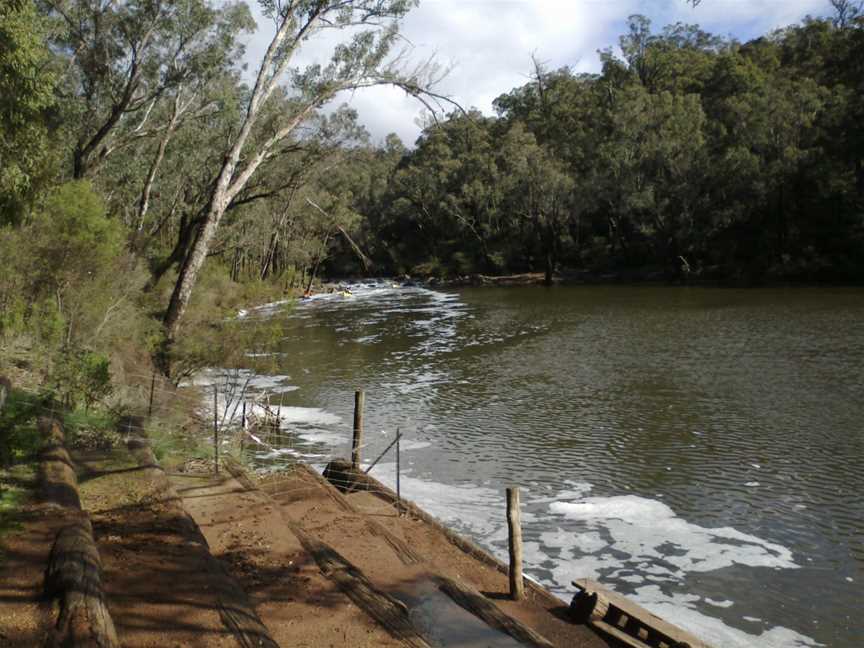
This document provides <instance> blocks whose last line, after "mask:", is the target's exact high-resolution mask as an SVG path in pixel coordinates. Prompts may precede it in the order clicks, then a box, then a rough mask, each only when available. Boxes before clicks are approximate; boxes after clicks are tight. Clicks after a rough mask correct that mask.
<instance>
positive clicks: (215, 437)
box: [213, 384, 219, 475]
mask: <svg viewBox="0 0 864 648" xmlns="http://www.w3.org/2000/svg"><path fill="white" fill-rule="evenodd" d="M216 395H217V387H216V385H215V384H214V385H213V466H214V467H215V470H216V474H217V475H218V474H219V406H218V405H217V403H216Z"/></svg>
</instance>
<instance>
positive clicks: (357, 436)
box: [351, 390, 366, 470]
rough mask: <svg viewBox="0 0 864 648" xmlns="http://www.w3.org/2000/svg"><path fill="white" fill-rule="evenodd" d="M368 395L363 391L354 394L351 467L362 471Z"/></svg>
mask: <svg viewBox="0 0 864 648" xmlns="http://www.w3.org/2000/svg"><path fill="white" fill-rule="evenodd" d="M365 400H366V395H365V394H364V393H363V391H362V390H357V391H355V392H354V440H353V441H352V443H351V466H352V467H353V468H355V469H357V470H359V469H360V445H361V444H362V443H363V403H364V401H365Z"/></svg>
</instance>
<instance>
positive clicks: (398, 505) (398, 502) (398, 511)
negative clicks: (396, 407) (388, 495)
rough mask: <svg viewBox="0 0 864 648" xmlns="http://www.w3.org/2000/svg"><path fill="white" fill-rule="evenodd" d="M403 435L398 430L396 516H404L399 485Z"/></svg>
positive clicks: (397, 429)
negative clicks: (400, 440) (400, 441)
mask: <svg viewBox="0 0 864 648" xmlns="http://www.w3.org/2000/svg"><path fill="white" fill-rule="evenodd" d="M400 438H402V433H401V432H400V431H399V428H396V515H402V488H401V485H400V483H399V468H400V466H399V454H400V451H399V439H400Z"/></svg>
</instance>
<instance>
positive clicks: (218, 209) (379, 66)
mask: <svg viewBox="0 0 864 648" xmlns="http://www.w3.org/2000/svg"><path fill="white" fill-rule="evenodd" d="M413 4H414V3H413V2H411V1H409V0H325V1H322V0H292V1H288V0H286V1H284V2H283V1H282V0H266V1H265V2H262V6H263V7H264V9H265V11H266V12H267V15H268V17H270V18H272V19H273V20H274V22H275V24H276V33H275V34H274V36H273V38H272V40H271V42H270V45H269V46H268V48H267V51H266V53H265V54H264V58H263V60H262V62H261V65H260V67H259V69H258V74H257V77H256V80H255V85H254V87H253V89H252V93H251V96H250V97H249V102H248V104H247V107H246V112H245V114H244V116H243V120H242V123H241V125H240V128H239V130H238V131H237V133H236V136H235V137H233V138H232V141H231V142H230V145H229V146H228V147H227V150H226V154H225V157H224V161H223V163H222V165H221V167H220V169H219V171H218V173H217V174H216V176H215V178H214V179H213V184H212V186H213V190H212V192H211V194H210V197H209V200H208V207H207V212H206V217H205V219H204V222H203V224H202V227H201V229H200V230H199V232H198V234H197V236H196V238H195V241H194V243H193V245H192V247H191V249H190V250H189V253H188V255H187V256H186V258H185V259H184V261H183V264H182V266H181V269H180V276H179V277H178V280H177V283H176V285H175V287H174V291H173V292H172V294H171V300H170V302H169V304H168V308H167V310H166V312H165V318H164V325H165V332H166V341H167V345H168V346H170V344H171V341H172V340H173V339H174V338H175V337H176V335H177V333H178V330H179V325H180V321H181V319H182V317H183V313H184V311H185V309H186V306H187V304H188V303H189V299H190V297H191V295H192V290H193V288H194V286H195V281H196V279H197V276H198V273H199V271H200V269H201V267H202V265H203V264H204V260H205V259H206V257H207V252H208V250H209V248H210V244H211V242H212V241H213V238H214V236H215V235H216V232H217V230H218V228H219V224H220V222H221V220H222V217H223V215H224V214H225V211H226V209H227V208H228V206H229V205H230V204H231V202H232V200H234V198H235V197H236V196H237V195H238V194H239V193H240V192H241V191H242V190H243V189H244V187H246V185H247V183H248V182H249V181H250V179H251V178H252V177H253V176H254V175H255V173H256V172H257V171H258V168H259V167H260V166H261V165H262V164H263V163H264V162H265V161H266V160H268V159H269V158H272V157H273V156H274V155H277V154H278V152H279V149H280V147H283V146H285V143H286V142H288V141H289V140H290V138H292V137H294V136H296V131H297V129H298V127H299V126H300V125H301V124H303V123H304V122H305V121H306V120H307V119H309V117H310V116H311V115H312V114H313V113H314V111H315V110H316V109H318V108H319V107H321V106H323V105H324V104H325V103H327V102H328V101H330V100H331V99H332V98H333V97H334V96H335V95H336V94H337V93H339V92H342V91H344V90H349V89H357V88H362V87H369V86H372V85H380V84H392V85H397V86H399V87H402V88H404V89H405V90H406V91H407V92H409V93H411V94H414V95H420V94H422V93H423V92H425V91H426V89H427V88H428V85H429V83H430V82H431V79H430V77H429V74H430V70H429V69H428V68H418V69H415V70H414V71H413V73H410V74H406V73H405V72H404V71H403V70H400V68H399V66H398V63H399V59H398V57H397V61H396V62H395V63H394V62H391V63H388V62H387V56H388V54H389V53H390V52H391V49H392V47H393V45H394V43H395V41H396V38H397V34H398V31H397V26H398V20H399V19H400V18H402V17H403V16H404V15H405V14H406V13H407V11H408V10H409V9H410V7H411V6H412V5H413ZM330 29H336V30H349V29H350V30H353V34H352V35H351V37H350V39H349V40H348V41H347V42H343V43H340V44H338V45H337V46H336V47H335V48H334V50H333V53H332V58H331V60H330V63H329V64H327V65H325V66H321V65H318V64H316V65H311V66H309V67H307V68H306V69H305V70H298V69H296V68H293V69H292V68H291V63H292V60H293V57H294V54H295V53H296V52H297V51H298V50H299V48H300V47H301V45H302V43H303V42H304V41H305V40H306V39H309V38H312V37H314V36H315V35H317V34H320V33H321V32H323V31H325V30H330ZM286 78H287V80H288V81H289V83H290V87H291V89H292V95H291V96H292V98H293V99H294V101H293V102H292V105H291V109H290V110H287V111H285V112H284V113H282V114H281V115H279V117H278V118H276V119H274V120H272V121H269V123H267V124H266V126H267V133H266V135H263V136H261V137H260V138H259V139H258V141H257V143H256V145H255V146H254V148H253V147H252V146H251V143H252V141H253V134H254V132H255V130H256V128H260V127H261V126H262V124H261V123H260V122H261V117H262V115H263V114H264V113H265V110H266V106H267V103H268V101H269V100H270V99H271V97H272V96H273V95H274V92H275V91H276V89H277V88H278V87H279V86H280V84H282V83H283V81H284V80H285V79H286Z"/></svg>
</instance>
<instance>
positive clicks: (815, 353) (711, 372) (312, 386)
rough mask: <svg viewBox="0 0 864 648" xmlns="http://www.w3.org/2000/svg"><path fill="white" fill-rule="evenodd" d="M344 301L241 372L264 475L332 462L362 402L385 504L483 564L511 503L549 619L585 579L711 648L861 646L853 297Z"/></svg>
mask: <svg viewBox="0 0 864 648" xmlns="http://www.w3.org/2000/svg"><path fill="white" fill-rule="evenodd" d="M353 291H354V296H353V297H342V296H338V295H334V296H326V297H321V298H317V299H312V300H308V301H305V302H302V303H300V304H298V305H296V306H295V307H294V308H293V309H291V311H290V313H289V314H288V316H284V315H280V318H284V319H281V320H280V321H281V322H282V323H283V324H282V328H283V334H284V337H283V339H282V340H281V341H280V342H279V344H278V346H277V347H275V348H273V347H270V348H267V349H256V350H253V351H250V361H254V363H255V371H256V372H257V374H259V377H258V378H256V379H255V380H253V386H255V387H256V389H257V390H258V392H259V394H260V393H262V392H265V391H267V392H270V393H276V394H278V398H281V399H282V402H283V404H284V407H283V419H284V422H285V426H286V428H287V429H288V430H289V431H291V432H292V435H293V437H292V438H293V441H292V443H291V448H290V450H286V451H282V450H278V451H277V452H268V451H264V452H262V453H260V454H259V458H260V459H261V460H262V464H267V463H272V462H273V461H274V459H278V458H279V457H281V456H283V454H288V453H290V454H292V455H297V454H300V455H303V456H304V457H305V458H307V460H310V461H312V462H313V463H318V464H322V463H324V462H326V460H327V459H328V458H330V457H333V456H346V455H347V454H348V449H349V445H350V436H351V412H352V408H353V391H354V389H356V388H362V389H364V390H365V391H366V402H367V404H366V430H367V438H368V447H366V448H364V453H365V457H367V458H370V459H371V458H373V457H374V456H376V455H377V454H378V452H379V451H381V450H383V449H384V447H385V446H386V445H387V443H389V441H390V440H392V438H393V434H394V432H395V430H396V428H397V427H399V428H400V429H401V431H402V433H403V435H404V439H405V440H404V441H403V443H402V475H401V482H402V490H403V494H404V495H405V496H407V497H409V498H410V499H413V500H415V501H417V502H418V503H419V504H421V505H422V506H423V507H425V508H426V509H427V510H429V511H430V512H432V513H433V514H435V515H437V516H438V517H439V518H441V519H443V520H444V521H446V522H447V523H448V524H450V525H451V526H453V527H455V528H457V529H458V530H459V531H461V532H463V533H465V534H467V535H470V536H472V537H473V538H474V539H475V540H477V541H478V542H479V543H481V544H483V545H485V546H486V547H488V548H490V549H491V550H492V551H494V552H495V553H497V554H498V555H500V556H505V555H506V520H505V506H504V488H505V487H506V486H511V485H519V486H521V487H522V489H523V493H522V499H523V505H524V509H523V518H522V519H523V528H524V537H525V541H526V563H527V564H526V572H527V573H528V574H529V575H530V576H531V577H533V578H535V579H537V580H539V581H541V582H543V583H544V584H546V585H548V586H549V587H550V588H551V589H552V590H553V591H555V592H556V593H558V594H559V595H560V596H562V598H564V599H565V600H569V598H570V597H571V596H572V592H573V588H572V587H571V586H570V582H571V581H572V580H573V579H575V578H582V577H588V578H594V579H597V580H600V581H601V582H602V583H604V584H606V585H608V586H610V587H612V588H614V589H615V590H616V591H619V592H621V593H623V594H627V595H630V596H632V597H633V598H634V599H635V600H636V601H638V602H640V603H642V604H643V605H645V606H646V607H648V608H649V609H651V610H653V611H655V612H657V613H658V614H660V615H662V616H664V617H665V618H667V619H669V620H670V621H673V622H675V623H678V624H680V625H682V626H684V627H686V628H688V629H690V630H691V631H693V632H694V633H696V634H697V635H700V636H702V637H703V638H705V639H706V640H708V641H710V642H712V643H713V644H714V645H716V646H717V647H718V648H720V647H726V646H733V647H735V646H760V647H771V648H773V647H780V646H783V647H784V648H785V647H787V646H811V645H828V646H833V647H836V648H851V647H853V646H855V647H858V646H861V645H864V618H862V613H864V405H862V404H864V327H862V322H864V291H862V290H858V289H828V288H795V289H758V290H734V289H718V288H694V287H623V286H567V287H554V288H542V287H526V288H485V289H463V290H459V291H433V290H427V289H423V288H404V287H394V286H391V285H390V284H386V283H375V284H368V285H356V286H354V287H353ZM275 310H276V309H275V308H269V307H264V308H262V309H256V310H255V311H254V312H252V313H248V314H245V316H246V318H247V320H248V321H249V322H250V325H251V323H253V322H255V321H257V320H258V318H259V317H267V316H268V315H270V314H271V313H273V312H275ZM261 376H267V377H261ZM274 398H276V397H275V396H274ZM394 472H395V464H394V459H393V455H392V453H390V454H389V455H388V456H387V457H385V458H384V459H383V460H382V462H381V463H380V464H378V465H377V466H376V467H375V468H374V471H373V473H372V474H373V475H376V476H378V477H379V479H381V480H382V481H385V482H386V483H390V484H392V483H394V482H395V479H394Z"/></svg>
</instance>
